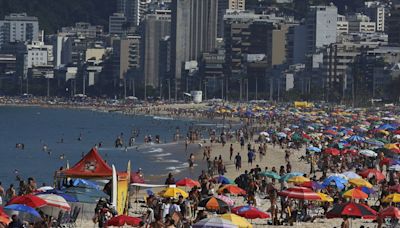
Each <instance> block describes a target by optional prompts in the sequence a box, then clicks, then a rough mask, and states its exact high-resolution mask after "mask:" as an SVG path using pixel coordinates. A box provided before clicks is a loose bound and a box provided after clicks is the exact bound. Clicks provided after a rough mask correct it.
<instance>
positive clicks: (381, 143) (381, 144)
mask: <svg viewBox="0 0 400 228" xmlns="http://www.w3.org/2000/svg"><path fill="white" fill-rule="evenodd" d="M365 143H367V144H370V145H373V146H380V147H382V146H384V145H385V143H383V142H381V141H378V140H375V139H367V140H365Z"/></svg>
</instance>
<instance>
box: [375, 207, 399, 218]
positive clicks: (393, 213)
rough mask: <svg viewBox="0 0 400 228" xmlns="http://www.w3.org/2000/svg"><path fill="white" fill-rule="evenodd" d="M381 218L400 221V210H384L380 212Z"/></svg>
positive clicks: (390, 208) (393, 208)
mask: <svg viewBox="0 0 400 228" xmlns="http://www.w3.org/2000/svg"><path fill="white" fill-rule="evenodd" d="M378 216H379V217H380V218H395V219H400V209H399V208H397V207H393V206H390V207H387V208H385V209H382V210H381V211H379V215H378Z"/></svg>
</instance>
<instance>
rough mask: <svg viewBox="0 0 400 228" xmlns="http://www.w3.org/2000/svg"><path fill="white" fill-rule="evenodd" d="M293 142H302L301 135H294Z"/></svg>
mask: <svg viewBox="0 0 400 228" xmlns="http://www.w3.org/2000/svg"><path fill="white" fill-rule="evenodd" d="M292 140H293V141H300V140H302V137H301V136H300V135H299V134H297V133H296V134H293V135H292Z"/></svg>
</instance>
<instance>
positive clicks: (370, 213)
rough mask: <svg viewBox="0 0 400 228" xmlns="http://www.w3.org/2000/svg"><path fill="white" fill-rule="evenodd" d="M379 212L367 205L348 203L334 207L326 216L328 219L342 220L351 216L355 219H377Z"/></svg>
mask: <svg viewBox="0 0 400 228" xmlns="http://www.w3.org/2000/svg"><path fill="white" fill-rule="evenodd" d="M376 215H377V212H376V211H374V210H373V209H371V208H370V207H368V206H367V205H364V204H360V203H354V202H347V203H341V204H335V205H333V208H332V209H331V210H330V211H328V213H327V214H326V217H327V218H342V217H343V216H349V217H353V218H363V219H375V218H376Z"/></svg>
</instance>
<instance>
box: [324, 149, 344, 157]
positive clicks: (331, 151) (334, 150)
mask: <svg viewBox="0 0 400 228" xmlns="http://www.w3.org/2000/svg"><path fill="white" fill-rule="evenodd" d="M324 152H325V153H327V154H330V155H333V156H338V155H340V150H338V149H336V148H327V149H325V150H324Z"/></svg>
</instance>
